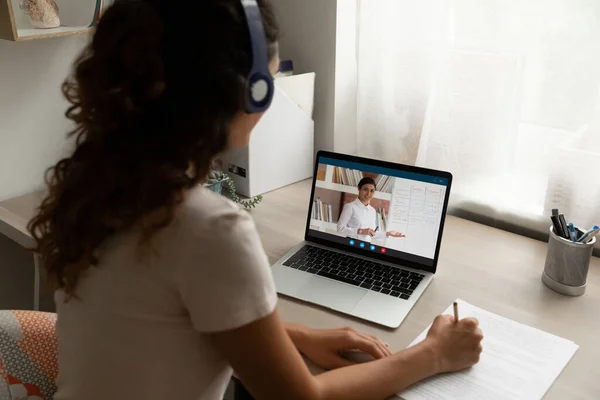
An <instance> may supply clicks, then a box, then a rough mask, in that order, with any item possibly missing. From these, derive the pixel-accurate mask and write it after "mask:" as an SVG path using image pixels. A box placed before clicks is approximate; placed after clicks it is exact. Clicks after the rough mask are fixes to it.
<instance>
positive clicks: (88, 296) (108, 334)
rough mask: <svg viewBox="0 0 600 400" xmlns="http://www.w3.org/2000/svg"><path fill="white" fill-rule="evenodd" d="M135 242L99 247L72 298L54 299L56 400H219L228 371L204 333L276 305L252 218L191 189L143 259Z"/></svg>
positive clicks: (118, 240)
mask: <svg viewBox="0 0 600 400" xmlns="http://www.w3.org/2000/svg"><path fill="white" fill-rule="evenodd" d="M138 240H139V235H138V232H135V231H130V232H125V233H121V234H118V235H116V236H114V237H112V238H109V239H108V240H107V241H106V243H105V244H104V245H103V246H102V248H101V249H100V253H99V266H98V267H94V268H91V269H90V270H89V273H88V274H87V275H86V276H85V277H83V278H82V279H80V281H79V283H78V285H77V292H76V293H77V296H79V298H80V300H78V299H75V298H73V299H71V300H70V301H69V302H66V303H65V302H64V293H62V292H57V293H56V295H55V299H56V303H57V312H58V322H57V331H58V339H59V377H58V382H57V386H58V393H57V394H56V396H55V397H54V399H55V400H82V399H85V400H107V399H111V400H120V399H123V400H134V399H144V400H166V399H178V400H179V399H180V400H200V399H201V400H222V399H223V394H224V392H225V389H226V386H227V384H228V382H229V379H230V377H231V374H232V370H231V367H230V366H229V364H228V363H227V360H226V359H225V358H224V357H223V356H222V355H221V354H220V353H219V352H218V351H217V349H216V348H215V347H214V346H213V344H212V343H211V340H210V337H209V335H208V333H210V332H218V331H224V330H230V329H234V328H237V327H240V326H244V325H247V324H248V323H251V322H253V321H256V320H258V319H261V318H263V317H265V316H267V315H269V314H271V313H272V312H273V310H274V308H275V305H276V302H277V294H276V292H275V286H274V283H273V278H272V276H271V271H270V268H269V263H268V260H267V256H266V255H265V252H264V250H263V247H262V244H261V242H260V239H259V237H258V234H257V232H256V228H255V226H254V223H253V221H252V219H251V217H250V215H249V214H248V213H247V212H246V211H243V210H240V209H239V208H238V207H237V206H236V205H234V204H233V203H232V202H230V201H229V200H227V199H225V198H224V197H223V196H220V195H217V194H214V193H212V192H210V191H208V190H206V189H204V188H197V189H194V190H193V191H192V192H190V193H189V195H188V197H187V198H186V200H185V202H184V204H182V205H181V206H180V207H179V208H178V210H177V215H176V217H175V220H174V221H173V222H172V223H171V224H170V225H169V226H168V227H166V228H164V229H163V230H161V231H159V232H158V233H157V234H156V235H155V236H154V237H153V239H152V249H153V250H152V251H151V252H150V253H149V252H148V251H146V252H145V253H142V254H144V255H145V258H140V257H139V251H138V246H137V245H138ZM153 254H154V255H153Z"/></svg>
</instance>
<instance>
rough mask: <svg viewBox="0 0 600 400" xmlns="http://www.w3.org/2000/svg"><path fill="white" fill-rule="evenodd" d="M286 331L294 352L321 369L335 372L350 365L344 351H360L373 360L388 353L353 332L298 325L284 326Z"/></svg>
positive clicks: (372, 338) (373, 340)
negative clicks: (334, 370) (344, 356)
mask: <svg viewBox="0 0 600 400" xmlns="http://www.w3.org/2000/svg"><path fill="white" fill-rule="evenodd" d="M286 330H287V332H288V334H289V336H290V338H291V339H292V342H294V345H295V346H296V348H297V349H298V350H299V351H300V352H301V353H302V354H304V355H305V356H306V357H307V358H308V359H310V360H311V361H312V362H313V363H315V364H316V365H318V366H319V367H321V368H325V369H336V368H341V367H347V366H349V365H353V364H354V362H352V361H350V360H347V359H345V358H343V357H342V356H341V354H342V353H343V352H345V351H348V350H360V351H363V352H365V353H367V354H370V355H371V356H373V357H374V358H376V359H379V358H383V357H387V356H389V355H391V354H392V353H391V352H390V350H389V349H388V347H387V345H385V344H384V343H383V342H382V341H381V340H379V339H377V338H376V337H375V336H372V335H368V334H364V333H360V332H357V331H356V330H354V329H352V328H342V329H326V330H325V329H323V330H317V329H311V328H308V327H305V326H301V325H292V324H287V325H286Z"/></svg>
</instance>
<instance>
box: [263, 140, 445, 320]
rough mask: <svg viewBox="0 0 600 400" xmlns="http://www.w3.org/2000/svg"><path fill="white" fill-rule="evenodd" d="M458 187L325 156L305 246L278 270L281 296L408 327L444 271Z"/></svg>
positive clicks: (441, 175)
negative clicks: (453, 191)
mask: <svg viewBox="0 0 600 400" xmlns="http://www.w3.org/2000/svg"><path fill="white" fill-rule="evenodd" d="M451 183H452V175H451V174H450V173H449V172H443V171H436V170H431V169H426V168H419V167H414V166H408V165H401V164H394V163H389V162H384V161H379V160H372V159H367V158H361V157H356V156H350V155H344V154H337V153H332V152H324V151H321V152H319V153H318V154H317V159H316V162H315V171H314V178H313V183H312V191H311V196H310V205H309V210H308V216H307V222H306V231H305V236H304V241H303V242H302V243H300V244H298V245H297V246H296V247H294V248H293V249H292V250H291V251H290V252H288V253H287V254H286V255H285V256H284V257H282V258H281V259H280V260H279V261H277V262H276V263H275V264H274V265H273V275H274V278H275V284H276V287H277V291H278V292H279V293H280V294H283V295H286V296H290V297H294V298H297V299H300V300H303V301H306V302H309V303H313V304H317V305H320V306H323V307H327V308H329V309H332V310H336V311H339V312H342V313H346V314H349V315H352V316H355V317H358V318H361V319H365V320H368V321H371V322H374V323H377V324H380V325H384V326H387V327H390V328H396V327H398V326H400V324H401V323H402V321H403V320H404V318H406V316H407V315H408V313H409V311H410V310H411V309H412V307H413V306H414V305H415V303H416V302H417V300H418V299H419V297H421V295H422V294H423V292H424V291H425V289H426V288H427V286H428V285H429V283H431V280H432V279H433V276H434V274H435V272H436V268H437V264H438V257H439V252H440V243H441V241H442V231H443V228H444V220H445V216H446V210H447V207H448V198H449V195H450V186H451ZM359 185H360V186H361V189H360V190H359Z"/></svg>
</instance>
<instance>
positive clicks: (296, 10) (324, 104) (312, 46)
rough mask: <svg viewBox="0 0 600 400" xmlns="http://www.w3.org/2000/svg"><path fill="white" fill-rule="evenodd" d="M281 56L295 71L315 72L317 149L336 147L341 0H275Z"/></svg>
mask: <svg viewBox="0 0 600 400" xmlns="http://www.w3.org/2000/svg"><path fill="white" fill-rule="evenodd" d="M272 2H273V5H274V6H275V12H276V14H277V17H278V20H279V23H280V25H281V31H282V35H283V36H282V38H281V42H280V56H281V59H283V60H285V59H291V60H293V61H294V70H295V73H304V72H315V73H316V79H315V109H314V120H315V150H333V149H334V136H333V132H334V119H335V57H336V18H337V3H338V1H337V0H272Z"/></svg>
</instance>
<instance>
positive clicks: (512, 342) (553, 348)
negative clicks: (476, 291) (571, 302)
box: [398, 300, 579, 400]
mask: <svg viewBox="0 0 600 400" xmlns="http://www.w3.org/2000/svg"><path fill="white" fill-rule="evenodd" d="M457 302H458V308H459V316H460V317H461V318H464V317H475V318H477V319H478V320H479V325H480V327H481V329H482V331H483V335H484V339H483V343H482V344H483V353H482V354H481V360H480V362H479V363H478V364H476V365H475V366H474V367H473V368H470V369H469V370H466V371H461V372H456V373H451V374H443V375H437V376H434V377H432V378H429V379H427V380H424V381H422V382H420V383H417V384H416V385H413V386H412V387H410V388H408V389H407V390H406V391H404V392H403V393H400V394H398V395H399V396H400V397H401V398H403V399H405V400H455V399H456V400H459V399H460V400H471V399H473V400H481V399H486V400H506V399H511V400H539V399H541V398H542V397H543V396H544V394H545V393H546V391H548V389H549V388H550V386H551V385H552V383H553V382H554V381H555V380H556V378H557V377H558V375H559V374H560V372H561V371H562V370H563V368H564V367H565V366H566V365H567V363H568V362H569V360H570V359H571V357H573V355H574V354H575V352H576V351H577V349H578V347H579V346H577V345H576V344H575V343H573V342H571V341H569V340H566V339H563V338H559V337H557V336H554V335H551V334H549V333H546V332H543V331H540V330H539V329H535V328H532V327H529V326H526V325H523V324H520V323H518V322H515V321H512V320H510V319H508V318H504V317H501V316H499V315H496V314H493V313H491V312H488V311H485V310H482V309H481V308H478V307H475V306H473V305H471V304H469V303H467V302H465V301H462V300H457ZM445 313H446V314H452V313H453V311H452V305H450V307H448V309H446V311H445ZM428 330H429V328H428V329H426V330H425V331H424V332H423V333H422V334H421V335H419V337H417V338H416V339H415V340H414V341H413V343H412V344H411V346H412V345H414V344H416V343H419V342H421V341H422V340H423V339H424V338H425V335H426V334H427V331H428Z"/></svg>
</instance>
